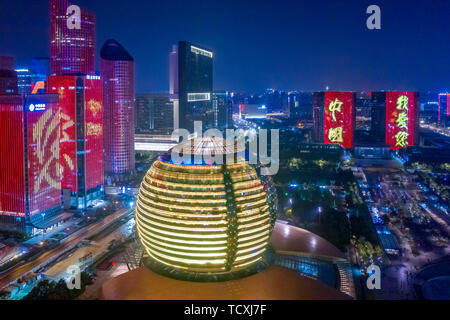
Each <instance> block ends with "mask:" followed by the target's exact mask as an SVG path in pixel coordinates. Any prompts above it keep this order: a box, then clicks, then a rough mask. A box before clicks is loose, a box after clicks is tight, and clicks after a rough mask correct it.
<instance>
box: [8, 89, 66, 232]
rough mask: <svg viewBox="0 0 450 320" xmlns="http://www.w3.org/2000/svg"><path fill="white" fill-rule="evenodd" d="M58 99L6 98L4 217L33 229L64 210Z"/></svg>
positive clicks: (47, 97) (46, 96) (33, 96)
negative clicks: (62, 208) (62, 202)
mask: <svg viewBox="0 0 450 320" xmlns="http://www.w3.org/2000/svg"><path fill="white" fill-rule="evenodd" d="M59 138H60V114H59V108H58V96H57V95H48V94H45V95H30V96H25V97H22V96H18V95H10V96H0V216H1V221H2V222H3V223H6V224H8V223H10V224H11V225H13V224H14V225H19V226H20V228H25V227H27V228H33V227H37V228H40V226H42V225H43V223H44V220H45V219H47V220H48V219H49V218H50V217H52V216H53V215H54V214H55V213H58V212H59V211H60V209H61V173H60V152H59V140H60V139H59Z"/></svg>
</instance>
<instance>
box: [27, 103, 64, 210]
mask: <svg viewBox="0 0 450 320" xmlns="http://www.w3.org/2000/svg"><path fill="white" fill-rule="evenodd" d="M52 98H53V99H52V100H53V101H47V102H45V103H42V102H34V101H33V100H32V99H29V100H27V101H26V103H25V110H26V121H27V156H28V206H29V216H30V217H31V216H33V215H35V214H37V213H40V212H43V211H46V210H49V209H52V208H55V207H57V206H60V205H61V172H60V161H59V157H60V153H59V143H60V138H59V137H60V114H59V106H58V99H57V96H53V97H52ZM30 100H31V101H30ZM37 106H40V108H38V107H37Z"/></svg>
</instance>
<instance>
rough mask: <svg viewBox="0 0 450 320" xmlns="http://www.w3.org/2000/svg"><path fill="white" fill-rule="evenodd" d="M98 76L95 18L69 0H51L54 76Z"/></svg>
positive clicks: (51, 46) (52, 64) (51, 44)
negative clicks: (95, 73)
mask: <svg viewBox="0 0 450 320" xmlns="http://www.w3.org/2000/svg"><path fill="white" fill-rule="evenodd" d="M94 72H95V16H94V15H93V14H92V13H91V12H88V11H86V10H84V9H82V8H80V7H79V6H76V5H73V4H72V3H70V2H69V1H67V0H50V74H51V75H56V76H60V75H78V74H94Z"/></svg>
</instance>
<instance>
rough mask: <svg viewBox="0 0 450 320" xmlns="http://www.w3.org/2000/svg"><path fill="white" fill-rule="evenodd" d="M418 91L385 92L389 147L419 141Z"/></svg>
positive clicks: (398, 146) (402, 146)
mask: <svg viewBox="0 0 450 320" xmlns="http://www.w3.org/2000/svg"><path fill="white" fill-rule="evenodd" d="M419 107H420V105H419V93H418V92H386V144H388V145H389V146H390V148H391V149H402V148H406V147H409V146H414V145H416V144H417V143H418V142H419Z"/></svg>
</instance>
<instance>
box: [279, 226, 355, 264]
mask: <svg viewBox="0 0 450 320" xmlns="http://www.w3.org/2000/svg"><path fill="white" fill-rule="evenodd" d="M270 244H271V245H272V248H273V249H274V250H275V251H276V252H278V253H283V254H293V255H296V254H302V255H306V256H316V257H322V258H328V259H332V260H335V259H338V260H345V259H346V257H345V255H344V253H342V252H341V251H340V250H339V249H338V248H336V247H335V246H333V245H332V244H331V243H330V242H328V241H327V240H325V239H324V238H322V237H319V236H318V235H316V234H314V233H312V232H310V231H308V230H305V229H300V228H297V227H294V226H290V225H288V224H283V223H280V222H277V223H275V228H274V230H273V233H272V237H271V238H270Z"/></svg>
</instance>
